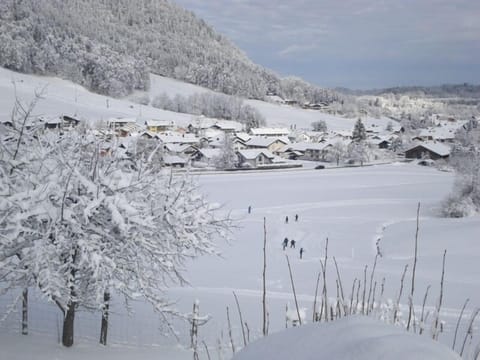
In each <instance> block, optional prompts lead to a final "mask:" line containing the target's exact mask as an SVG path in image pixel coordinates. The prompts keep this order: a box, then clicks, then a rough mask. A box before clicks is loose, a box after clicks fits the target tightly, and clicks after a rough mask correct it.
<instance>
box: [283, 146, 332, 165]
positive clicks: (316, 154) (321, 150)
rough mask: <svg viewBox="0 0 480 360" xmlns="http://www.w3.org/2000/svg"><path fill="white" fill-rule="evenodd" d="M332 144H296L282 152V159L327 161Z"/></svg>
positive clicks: (286, 147)
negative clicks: (294, 158)
mask: <svg viewBox="0 0 480 360" xmlns="http://www.w3.org/2000/svg"><path fill="white" fill-rule="evenodd" d="M330 146H331V144H330V143H328V142H327V143H295V144H290V145H287V146H285V147H284V148H283V149H282V150H281V152H279V153H281V154H282V157H284V158H292V156H293V157H296V158H297V159H302V160H312V161H320V160H325V156H326V154H327V149H328V148H329V147H330Z"/></svg>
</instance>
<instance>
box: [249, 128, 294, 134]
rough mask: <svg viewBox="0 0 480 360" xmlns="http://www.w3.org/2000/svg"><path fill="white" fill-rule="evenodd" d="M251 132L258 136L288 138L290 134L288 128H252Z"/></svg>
mask: <svg viewBox="0 0 480 360" xmlns="http://www.w3.org/2000/svg"><path fill="white" fill-rule="evenodd" d="M250 132H251V133H252V135H257V136H287V135H288V134H290V130H288V129H287V128H252V129H250Z"/></svg>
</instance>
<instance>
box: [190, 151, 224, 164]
mask: <svg viewBox="0 0 480 360" xmlns="http://www.w3.org/2000/svg"><path fill="white" fill-rule="evenodd" d="M221 154H222V151H221V150H220V149H198V150H197V151H196V152H195V154H193V156H192V160H193V161H195V162H196V163H203V164H205V165H208V166H215V161H216V159H217V158H218V157H220V155H221ZM197 165H198V164H197Z"/></svg>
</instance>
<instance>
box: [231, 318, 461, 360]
mask: <svg viewBox="0 0 480 360" xmlns="http://www.w3.org/2000/svg"><path fill="white" fill-rule="evenodd" d="M233 359H234V360H257V359H258V360H264V359H275V360H291V359H297V360H314V359H315V360H317V359H335V360H342V359H349V360H374V359H389V360H395V359H398V360H404V359H409V360H415V359H418V360H425V359H435V360H447V359H460V357H459V356H458V355H456V354H455V353H453V352H452V351H451V350H450V349H448V348H447V347H446V346H444V345H442V344H440V343H438V342H435V341H433V340H431V339H429V338H428V337H427V336H419V335H415V334H412V333H407V332H406V331H405V330H403V329H401V328H399V327H395V326H392V325H388V324H385V323H382V322H379V321H377V320H375V319H372V318H368V317H350V318H343V319H340V320H337V321H335V322H332V323H328V324H309V325H305V326H301V327H297V328H290V329H288V330H285V331H282V332H279V333H275V334H272V335H269V336H268V337H266V338H264V339H261V340H259V341H256V342H254V343H252V344H251V345H249V346H248V347H247V348H245V349H244V350H243V351H241V352H239V353H238V354H237V355H236V356H235V357H234V358H233Z"/></svg>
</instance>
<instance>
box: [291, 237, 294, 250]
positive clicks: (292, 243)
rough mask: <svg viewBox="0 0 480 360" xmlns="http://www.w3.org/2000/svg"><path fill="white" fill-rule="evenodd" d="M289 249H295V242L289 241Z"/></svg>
mask: <svg viewBox="0 0 480 360" xmlns="http://www.w3.org/2000/svg"><path fill="white" fill-rule="evenodd" d="M290 248H293V249H295V240H293V239H292V240H290Z"/></svg>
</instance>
